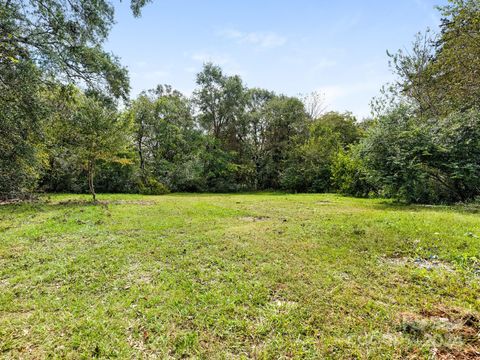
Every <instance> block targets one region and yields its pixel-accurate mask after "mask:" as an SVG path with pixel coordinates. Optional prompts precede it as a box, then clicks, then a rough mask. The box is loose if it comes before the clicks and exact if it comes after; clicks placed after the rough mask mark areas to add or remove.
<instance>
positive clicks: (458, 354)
mask: <svg viewBox="0 0 480 360" xmlns="http://www.w3.org/2000/svg"><path fill="white" fill-rule="evenodd" d="M398 318H399V319H398V330H399V331H400V332H402V333H403V334H406V335H408V336H412V337H414V338H417V339H424V338H429V339H434V338H438V336H439V335H440V336H441V339H442V344H441V346H438V347H436V348H434V349H433V350H432V355H434V356H435V358H437V359H442V360H449V359H480V315H479V314H475V313H472V312H467V311H465V310H463V309H456V308H447V307H443V306H438V307H436V308H434V309H429V310H423V311H421V312H420V313H400V314H399V317H398ZM445 344H449V345H445Z"/></svg>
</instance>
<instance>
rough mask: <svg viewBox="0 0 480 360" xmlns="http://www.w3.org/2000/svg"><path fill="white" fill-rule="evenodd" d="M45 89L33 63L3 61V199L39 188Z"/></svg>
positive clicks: (0, 102)
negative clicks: (37, 185)
mask: <svg viewBox="0 0 480 360" xmlns="http://www.w3.org/2000/svg"><path fill="white" fill-rule="evenodd" d="M42 92H43V86H42V84H41V81H40V73H39V71H38V69H37V67H36V66H35V65H34V64H32V63H31V62H25V61H21V62H10V61H8V60H6V61H0V199H3V198H10V197H15V198H22V197H24V196H27V195H28V194H30V193H31V192H33V191H34V190H35V188H36V183H37V180H38V177H39V175H40V169H41V168H42V165H43V162H44V146H43V144H42V131H41V129H42V127H43V123H44V119H45V115H46V113H47V112H48V109H47V106H46V104H45V101H44V100H45V99H44V97H43V96H42Z"/></svg>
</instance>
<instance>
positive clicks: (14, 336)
mask: <svg viewBox="0 0 480 360" xmlns="http://www.w3.org/2000/svg"><path fill="white" fill-rule="evenodd" d="M99 198H100V201H101V203H100V204H97V205H92V204H90V203H88V202H87V199H88V197H84V196H73V195H58V196H52V197H51V198H49V199H48V200H45V201H44V202H40V203H35V204H21V205H1V206H0V358H22V359H23V358H44V357H58V358H91V357H100V358H111V357H120V358H201V359H223V358H226V359H231V358H238V359H241V358H259V359H263V358H265V359H280V358H307V359H308V358H311V359H316V358H332V359H333V358H338V359H351V358H361V359H367V358H368V359H377V358H378V359H382V358H384V359H395V358H398V359H400V358H401V359H404V358H440V359H454V358H466V359H470V358H471V359H474V358H477V356H478V357H480V353H478V351H480V337H479V336H480V335H479V331H480V323H479V319H480V315H479V314H480V295H479V294H480V260H479V258H480V255H479V254H480V209H479V208H478V207H477V208H475V207H473V206H472V207H421V206H401V205H395V204H393V203H391V202H387V201H383V200H363V199H351V198H344V197H340V196H335V195H285V194H241V195H169V196H158V197H155V196H150V197H149V196H139V195H103V196H102V195H100V197H99Z"/></svg>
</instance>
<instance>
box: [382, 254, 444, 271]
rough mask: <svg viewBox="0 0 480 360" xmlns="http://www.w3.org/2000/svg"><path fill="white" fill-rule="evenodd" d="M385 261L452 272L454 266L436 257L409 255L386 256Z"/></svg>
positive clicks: (396, 264)
mask: <svg viewBox="0 0 480 360" xmlns="http://www.w3.org/2000/svg"><path fill="white" fill-rule="evenodd" d="M383 262H384V263H387V264H390V265H395V266H414V267H417V268H421V269H427V270H435V269H437V270H444V271H449V272H452V271H454V268H453V267H452V266H451V265H450V264H449V263H447V262H445V261H441V260H439V259H436V258H430V259H421V258H416V259H412V258H408V257H394V258H384V259H383Z"/></svg>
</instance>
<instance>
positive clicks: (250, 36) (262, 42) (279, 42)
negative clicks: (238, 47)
mask: <svg viewBox="0 0 480 360" xmlns="http://www.w3.org/2000/svg"><path fill="white" fill-rule="evenodd" d="M220 35H221V36H223V37H224V38H227V39H233V40H236V41H237V42H238V43H239V44H251V45H254V46H258V47H260V48H264V49H272V48H276V47H280V46H283V45H285V43H286V42H287V38H286V37H284V36H281V35H279V34H277V33H275V32H272V31H267V32H242V31H238V30H235V29H225V30H223V31H221V32H220Z"/></svg>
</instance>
